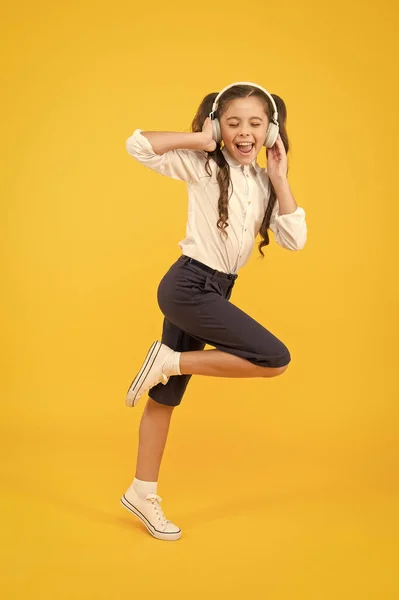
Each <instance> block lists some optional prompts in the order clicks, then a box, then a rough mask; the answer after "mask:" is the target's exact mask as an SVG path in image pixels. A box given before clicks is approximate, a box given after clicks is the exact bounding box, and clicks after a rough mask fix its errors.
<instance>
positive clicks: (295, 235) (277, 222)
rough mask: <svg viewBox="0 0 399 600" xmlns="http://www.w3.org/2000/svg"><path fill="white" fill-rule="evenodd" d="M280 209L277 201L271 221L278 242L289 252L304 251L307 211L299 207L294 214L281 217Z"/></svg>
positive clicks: (271, 227)
mask: <svg viewBox="0 0 399 600" xmlns="http://www.w3.org/2000/svg"><path fill="white" fill-rule="evenodd" d="M278 208H279V206H278V200H277V201H276V204H275V206H274V208H273V212H272V216H271V219H270V229H271V230H272V231H273V233H274V237H275V240H276V242H277V243H278V244H279V245H280V246H282V247H283V248H287V249H288V250H302V248H303V247H304V245H305V243H306V239H307V225H306V213H305V211H304V210H303V208H301V207H300V206H298V207H297V208H296V210H295V211H294V212H293V213H290V214H285V215H280V214H279V212H278Z"/></svg>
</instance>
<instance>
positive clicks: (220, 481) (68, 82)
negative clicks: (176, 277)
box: [0, 0, 399, 600]
mask: <svg viewBox="0 0 399 600" xmlns="http://www.w3.org/2000/svg"><path fill="white" fill-rule="evenodd" d="M397 11H398V9H397V6H396V5H395V3H394V2H387V1H385V2H366V3H364V2H360V0H357V1H355V2H343V1H342V0H338V1H337V2H335V3H334V4H331V5H330V3H329V4H327V3H325V4H324V3H322V5H320V4H319V3H316V2H315V3H312V2H309V1H305V2H301V3H297V2H294V1H293V0H292V1H289V0H282V2H279V3H270V2H269V3H264V2H253V3H245V2H244V3H242V2H237V1H235V2H229V3H217V2H216V3H215V2H205V3H193V4H192V3H187V2H177V1H172V2H169V3H168V4H167V5H164V4H163V3H158V4H154V3H146V4H144V3H140V4H136V3H135V2H123V1H119V0H117V1H116V2H112V3H104V2H100V3H98V2H94V1H92V2H89V1H83V2H72V3H69V2H68V3H67V2H65V3H62V4H57V3H53V2H41V3H39V4H35V3H33V2H26V0H25V1H23V2H19V3H15V4H13V5H11V4H10V3H9V6H8V8H7V11H6V12H5V13H4V14H3V15H2V19H3V20H2V25H1V29H2V31H1V39H2V42H1V44H2V58H3V66H2V76H1V77H2V83H3V86H2V88H3V91H2V104H3V107H2V111H1V117H2V136H1V153H2V156H1V160H2V166H3V178H2V179H3V185H2V187H3V190H2V194H1V202H2V215H3V218H2V231H1V242H2V249H3V275H2V283H3V292H2V299H3V319H4V322H3V325H2V330H3V334H4V343H3V353H2V355H3V356H2V368H3V375H2V380H3V392H4V394H3V400H2V412H3V414H2V418H1V454H2V457H3V461H2V462H3V473H2V477H1V482H2V490H1V492H2V509H1V513H2V517H3V518H4V523H3V527H2V544H1V546H2V549H1V561H0V562H1V566H2V569H3V570H4V571H3V573H2V585H1V588H2V597H3V598H5V599H7V600H9V599H14V598H24V599H26V598H32V599H33V598H34V599H39V600H47V599H52V600H53V599H60V600H61V599H62V600H63V599H68V600H70V599H71V598H76V599H92V598H93V599H96V600H100V599H101V600H102V599H109V600H113V599H119V598H121V597H123V598H131V597H138V595H140V597H143V598H144V597H145V598H156V597H158V598H179V599H180V598H182V599H183V598H185V599H186V598H189V599H197V598H198V599H199V598H201V599H202V598H210V599H214V598H215V599H216V598H249V597H252V596H255V595H256V597H261V598H268V599H272V600H282V599H289V600H298V599H305V600H337V599H338V598H339V599H340V600H343V599H345V600H346V599H348V600H349V599H350V600H354V599H362V600H366V599H374V598H375V599H378V600H391V599H397V598H399V582H398V577H397V575H395V565H397V552H398V527H397V526H398V518H397V500H398V470H397V467H398V431H397V417H398V410H397V396H398V388H397V383H396V375H395V371H396V370H397V362H398V361H397V358H398V352H397V348H398V333H399V332H398V317H397V313H398V295H397V272H398V269H397V260H398V252H397V249H396V243H397V224H398V217H399V215H398V208H397V206H398V202H397V190H396V182H395V181H394V177H395V172H396V171H397V161H396V160H395V162H394V159H396V152H397V139H398V133H399V132H398V126H397V120H398V119H397V106H398V95H397V91H398V90H397V80H396V79H395V72H396V67H397V59H398V48H397V44H396V41H395V37H396V36H397V26H398V18H397V17H398V14H397ZM239 80H245V81H254V82H257V83H258V84H260V85H262V86H263V87H266V89H268V90H269V91H270V92H272V93H276V94H278V95H280V96H281V97H282V98H283V99H284V100H285V102H286V104H287V108H288V134H289V138H290V142H291V145H292V152H291V153H290V155H289V166H290V171H289V179H290V182H291V187H292V190H293V193H294V196H295V198H296V201H297V203H298V205H300V206H302V207H303V208H304V209H305V211H306V213H307V224H308V230H309V233H308V242H307V244H306V246H305V248H304V249H303V250H302V251H300V252H290V251H287V250H284V249H282V248H281V247H279V246H278V245H277V244H276V243H275V241H274V238H273V236H272V234H271V245H270V246H269V247H267V248H266V249H265V254H266V258H265V260H264V261H263V262H262V261H261V260H260V259H259V260H258V258H257V257H258V256H259V255H258V251H257V249H256V248H255V250H254V253H253V256H252V258H251V261H250V263H249V264H248V265H247V266H246V267H245V268H244V269H243V270H242V271H240V275H239V278H238V280H237V282H236V286H235V289H234V291H233V296H232V301H233V302H234V303H235V304H237V305H238V306H240V307H241V308H242V309H243V310H245V311H247V312H248V313H249V314H250V315H251V316H253V317H254V318H256V319H257V320H259V321H260V322H261V323H262V324H263V325H264V326H266V327H267V328H269V329H270V330H271V331H272V332H273V333H274V334H275V335H277V336H278V337H279V338H280V339H281V340H282V341H283V342H284V343H285V344H286V345H287V346H288V348H289V349H290V352H291V355H292V362H291V365H290V367H289V369H288V370H287V372H286V373H285V374H284V375H283V376H281V377H277V378H275V379H269V380H262V379H252V380H251V379H224V378H207V377H193V379H192V380H191V383H190V384H189V387H188V389H187V392H186V395H185V397H184V400H183V402H182V404H181V406H180V407H179V408H177V409H176V410H175V411H174V415H173V418H172V425H171V430H170V435H169V440H168V444H167V447H166V451H165V455H164V460H163V465H162V469H161V475H160V478H159V486H158V492H159V494H160V495H161V497H162V498H163V504H162V506H163V508H164V510H165V513H166V516H167V517H168V518H169V519H171V520H172V521H174V522H175V523H177V524H178V525H179V526H180V527H181V528H182V530H183V537H182V538H181V540H179V541H178V542H176V543H174V544H173V543H172V544H167V543H162V542H160V541H158V540H155V539H154V538H152V537H151V536H150V535H149V534H148V533H147V530H146V529H145V528H144V526H143V525H142V524H141V523H140V522H139V521H137V520H136V519H135V518H134V517H133V516H131V515H129V514H128V513H127V512H126V511H125V509H123V508H122V507H121V505H120V504H119V497H120V495H121V494H122V493H123V492H124V491H125V489H126V488H127V486H128V485H129V484H130V482H131V480H132V479H133V477H134V470H135V463H136V452H137V439H138V425H139V422H140V418H141V413H142V410H143V408H144V405H145V398H143V399H142V400H141V401H140V403H139V405H138V406H137V407H136V408H135V409H128V408H127V407H126V406H125V394H126V391H127V387H128V386H129V384H130V382H131V380H132V379H133V377H134V376H135V374H136V372H137V370H138V368H139V367H140V366H141V363H142V360H143V358H144V356H145V354H146V352H147V350H148V347H149V346H150V344H151V343H152V341H154V340H155V339H160V335H161V327H162V314H161V312H160V310H159V308H158V305H157V301H156V290H157V286H158V283H159V281H160V279H161V277H162V276H163V274H164V273H165V272H166V270H167V269H168V268H169V267H170V265H171V264H172V262H174V261H175V260H176V259H177V257H178V256H179V253H180V249H179V248H178V246H177V243H178V241H179V240H181V239H182V238H183V237H184V232H185V224H186V216H187V192H186V186H185V184H184V183H182V182H178V181H174V180H172V179H168V178H166V177H162V176H160V175H158V174H156V173H154V172H152V171H150V170H149V169H146V168H145V167H143V166H141V165H139V164H138V163H136V161H134V160H133V159H132V158H131V157H130V156H129V155H128V154H127V152H126V149H125V141H126V139H127V137H128V136H130V135H131V134H132V133H133V131H134V129H136V128H137V127H140V128H142V129H153V130H158V129H161V130H176V131H178V130H180V131H183V130H188V129H189V127H190V123H191V120H192V118H193V116H194V114H195V111H196V109H197V107H198V105H199V103H200V101H201V100H202V98H203V97H204V95H205V94H207V93H209V92H213V91H219V90H220V89H222V87H224V86H226V85H228V84H230V83H233V82H235V81H239ZM258 160H259V162H260V164H261V165H262V166H265V158H264V156H259V159H258ZM395 555H396V556H395Z"/></svg>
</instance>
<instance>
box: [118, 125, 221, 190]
mask: <svg viewBox="0 0 399 600" xmlns="http://www.w3.org/2000/svg"><path fill="white" fill-rule="evenodd" d="M215 147H216V142H215V141H214V140H213V139H212V124H211V122H210V119H209V117H208V118H207V119H206V120H205V123H204V127H203V128H202V131H200V132H182V133H180V132H173V131H146V132H145V133H144V132H143V131H142V130H141V129H136V130H135V131H134V132H133V135H131V136H130V137H129V138H128V139H127V140H126V150H127V151H128V153H129V154H130V155H131V156H132V157H133V158H135V159H136V160H137V161H138V162H140V163H141V164H143V165H145V166H146V167H149V168H150V169H152V170H154V171H156V172H158V173H160V174H161V175H166V176H167V177H172V178H173V179H180V180H183V181H185V182H186V183H194V182H196V181H198V180H199V178H200V177H204V175H205V170H204V164H205V161H206V159H207V155H206V152H209V151H211V150H214V149H215Z"/></svg>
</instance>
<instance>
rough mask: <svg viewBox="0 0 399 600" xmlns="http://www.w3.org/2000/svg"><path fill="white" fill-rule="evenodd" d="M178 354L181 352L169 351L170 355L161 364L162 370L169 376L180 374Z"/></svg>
mask: <svg viewBox="0 0 399 600" xmlns="http://www.w3.org/2000/svg"><path fill="white" fill-rule="evenodd" d="M180 354H181V352H176V351H175V350H173V352H171V353H170V356H169V357H168V358H167V359H166V362H165V363H164V365H163V366H162V371H163V373H165V375H167V376H168V377H170V376H171V375H181V373H180Z"/></svg>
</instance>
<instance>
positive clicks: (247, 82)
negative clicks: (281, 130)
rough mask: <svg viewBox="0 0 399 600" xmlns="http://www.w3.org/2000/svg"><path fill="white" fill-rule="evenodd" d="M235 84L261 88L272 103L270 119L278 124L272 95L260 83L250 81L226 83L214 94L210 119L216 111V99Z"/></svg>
mask: <svg viewBox="0 0 399 600" xmlns="http://www.w3.org/2000/svg"><path fill="white" fill-rule="evenodd" d="M235 85H251V86H253V87H256V88H258V89H259V90H262V92H264V93H265V94H266V96H268V97H269V98H270V101H271V103H272V105H273V109H274V112H273V117H272V119H271V120H272V121H274V122H275V123H276V124H278V112H277V106H276V103H275V101H274V98H273V96H272V95H271V94H269V92H268V91H267V90H265V88H263V87H261V86H260V85H258V84H256V83H252V82H251V81H236V82H235V83H231V84H230V85H228V86H226V87H225V88H223V89H222V91H221V92H219V93H218V95H217V96H216V98H215V100H214V102H213V105H212V110H211V112H210V115H209V116H210V117H211V119H213V118H214V113H215V112H216V109H217V104H218V100H219V98H220V96H221V95H222V94H224V92H225V91H226V90H228V89H229V88H231V87H234V86H235Z"/></svg>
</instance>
